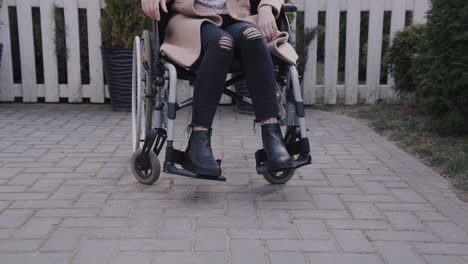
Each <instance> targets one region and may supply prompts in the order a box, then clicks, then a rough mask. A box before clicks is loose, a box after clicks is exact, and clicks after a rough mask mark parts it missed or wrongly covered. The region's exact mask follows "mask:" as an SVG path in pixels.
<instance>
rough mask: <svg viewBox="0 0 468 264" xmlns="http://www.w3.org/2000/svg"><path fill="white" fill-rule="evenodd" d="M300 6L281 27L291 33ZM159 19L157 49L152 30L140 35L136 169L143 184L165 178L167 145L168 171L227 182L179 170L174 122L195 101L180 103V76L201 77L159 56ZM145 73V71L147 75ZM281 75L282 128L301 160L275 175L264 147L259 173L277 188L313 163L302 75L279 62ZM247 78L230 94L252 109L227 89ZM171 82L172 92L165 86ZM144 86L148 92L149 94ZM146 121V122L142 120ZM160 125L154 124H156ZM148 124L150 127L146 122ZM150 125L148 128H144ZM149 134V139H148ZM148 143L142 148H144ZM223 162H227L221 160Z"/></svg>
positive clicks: (292, 7)
mask: <svg viewBox="0 0 468 264" xmlns="http://www.w3.org/2000/svg"><path fill="white" fill-rule="evenodd" d="M296 11H297V7H296V6H295V5H284V6H283V9H282V11H281V15H280V18H279V20H278V23H279V24H280V26H281V25H282V26H283V27H285V30H286V31H288V32H290V27H289V22H288V19H287V16H286V15H285V13H286V12H296ZM160 33H161V31H160V28H159V24H158V21H156V20H155V21H154V46H152V45H151V44H150V41H151V40H150V39H151V38H150V35H149V32H148V31H145V32H144V33H143V36H142V38H140V37H138V36H137V37H135V41H134V59H133V77H132V84H133V87H132V135H133V136H132V144H133V151H134V154H133V156H132V161H131V163H132V170H133V173H134V175H135V177H136V178H137V180H138V181H139V182H140V183H143V184H153V183H154V182H155V181H156V180H157V179H158V178H159V175H160V172H161V165H160V162H159V159H158V155H159V154H160V152H161V150H162V148H163V147H164V144H165V143H166V142H167V146H166V157H165V161H164V166H163V171H164V172H166V173H169V174H176V175H181V176H186V177H191V178H197V179H206V180H216V181H226V178H224V177H223V176H218V177H214V176H207V175H198V174H195V173H193V172H190V171H188V170H185V169H183V168H178V167H176V164H179V165H181V164H182V163H183V161H184V152H182V151H180V150H177V149H175V148H174V145H173V143H174V139H175V138H174V132H175V125H174V121H175V119H176V116H177V111H178V110H181V109H183V108H185V107H187V106H190V105H191V104H192V102H193V98H189V99H187V100H185V101H183V102H181V103H180V104H178V103H177V80H178V77H179V78H180V79H183V80H188V81H190V82H191V83H193V81H194V80H195V78H196V73H195V72H194V71H192V70H191V69H187V68H183V67H180V66H178V65H177V64H175V63H173V62H171V61H170V59H168V58H165V57H163V56H162V55H161V53H160V52H159V49H160V44H161V42H162V41H161V40H162V38H163V37H164V36H163V35H161V34H160ZM143 69H144V72H143ZM275 71H276V72H277V74H276V76H277V83H278V84H279V86H281V87H282V88H283V91H281V89H280V88H279V92H278V94H279V95H280V96H279V103H280V106H281V107H280V109H282V110H283V119H282V120H281V122H280V123H281V125H282V126H287V131H286V134H285V143H286V146H287V149H288V151H289V152H290V154H291V155H292V156H297V158H295V161H294V165H293V168H290V169H287V170H283V171H272V170H271V169H270V168H269V167H268V166H267V165H266V162H267V157H266V153H265V151H264V150H263V149H261V150H258V151H257V152H256V153H255V158H256V166H257V173H258V174H262V175H264V177H265V179H266V180H267V181H269V182H270V183H272V184H283V183H285V182H287V181H289V179H291V177H292V176H293V175H294V171H295V169H297V168H300V167H302V166H305V165H308V164H311V156H310V148H309V141H308V129H307V127H306V121H305V111H304V103H303V100H302V94H301V88H300V83H299V74H298V71H297V68H296V66H295V65H287V64H286V63H285V62H282V61H280V60H278V59H275ZM243 78H245V76H244V74H242V73H240V74H239V75H237V76H236V77H233V78H232V79H230V80H227V81H226V82H225V89H224V92H223V93H224V94H225V95H227V96H229V97H231V98H233V99H234V100H241V101H243V102H245V103H246V104H248V105H252V100H251V99H250V98H248V97H244V96H241V95H239V94H237V93H235V92H233V91H231V90H228V89H227V87H229V86H231V85H233V84H235V83H237V82H238V81H240V80H242V79H243ZM166 81H167V87H168V88H167V89H166V88H165V86H166ZM143 88H145V91H144V93H143ZM142 119H143V120H142ZM153 121H154V124H153ZM143 123H144V124H143ZM143 125H144V130H142V126H143ZM142 134H143V136H142ZM142 143H143V145H142V146H141V144H142ZM218 163H220V164H221V160H218Z"/></svg>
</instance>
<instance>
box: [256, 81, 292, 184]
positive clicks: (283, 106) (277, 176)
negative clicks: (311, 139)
mask: <svg viewBox="0 0 468 264" xmlns="http://www.w3.org/2000/svg"><path fill="white" fill-rule="evenodd" d="M287 80H288V81H287V82H286V84H285V85H278V102H279V108H280V115H281V122H280V123H281V125H283V126H284V127H286V130H285V134H284V135H285V138H284V143H285V144H286V145H287V144H290V143H292V142H294V141H296V140H298V139H300V133H299V131H298V130H297V127H296V126H295V124H294V122H295V108H294V103H293V102H292V101H293V100H294V99H293V96H292V95H291V92H292V89H293V88H292V80H291V74H290V73H289V72H288V76H287ZM295 172H296V170H295V169H288V170H284V171H280V172H271V173H266V174H263V177H264V178H265V180H266V181H268V182H269V183H271V184H285V183H287V182H288V181H289V180H291V178H292V177H293V176H294V173H295Z"/></svg>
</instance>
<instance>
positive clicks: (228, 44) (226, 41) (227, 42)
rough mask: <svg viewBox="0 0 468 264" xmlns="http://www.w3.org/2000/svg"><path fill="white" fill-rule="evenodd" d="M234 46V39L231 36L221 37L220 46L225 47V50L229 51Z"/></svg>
mask: <svg viewBox="0 0 468 264" xmlns="http://www.w3.org/2000/svg"><path fill="white" fill-rule="evenodd" d="M232 46H233V42H232V39H231V38H230V37H225V36H224V37H221V38H220V39H219V47H220V48H222V49H224V50H227V51H231V50H232Z"/></svg>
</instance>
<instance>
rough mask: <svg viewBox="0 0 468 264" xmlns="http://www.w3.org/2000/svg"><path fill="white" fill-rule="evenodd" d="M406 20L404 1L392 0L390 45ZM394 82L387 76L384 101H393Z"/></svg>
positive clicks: (394, 95)
mask: <svg viewBox="0 0 468 264" xmlns="http://www.w3.org/2000/svg"><path fill="white" fill-rule="evenodd" d="M405 20H406V1H405V0H393V2H392V23H391V26H390V45H391V44H392V43H393V39H394V38H395V35H396V33H398V32H399V31H400V30H402V29H403V28H404V27H405ZM396 96H397V95H396V93H395V80H394V79H393V76H392V75H391V74H389V75H388V86H387V89H386V94H385V99H387V100H390V99H392V100H393V99H395V98H396Z"/></svg>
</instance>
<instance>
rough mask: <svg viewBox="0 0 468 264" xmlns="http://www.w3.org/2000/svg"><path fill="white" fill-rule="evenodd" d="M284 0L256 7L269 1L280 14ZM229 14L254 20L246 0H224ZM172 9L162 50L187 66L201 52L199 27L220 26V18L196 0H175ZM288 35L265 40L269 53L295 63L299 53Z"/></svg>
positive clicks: (247, 20) (275, 0)
mask: <svg viewBox="0 0 468 264" xmlns="http://www.w3.org/2000/svg"><path fill="white" fill-rule="evenodd" d="M283 3H284V0H262V1H261V2H260V5H259V7H261V6H263V5H270V6H271V7H272V8H273V12H274V15H275V16H276V17H278V16H279V13H280V10H281V6H282V5H283ZM226 5H227V9H228V12H229V15H231V17H233V18H234V19H237V20H240V21H246V22H250V23H254V24H257V21H258V18H257V15H255V16H252V15H251V14H250V2H249V0H226ZM171 12H174V13H175V14H174V15H173V16H172V17H171V19H170V20H169V24H168V26H167V30H166V35H165V39H164V43H163V45H162V46H161V52H162V53H163V54H165V55H166V56H168V57H169V58H170V59H172V60H173V61H175V62H176V63H178V64H180V65H181V66H185V67H190V66H191V65H192V64H193V63H194V62H195V61H196V60H197V58H198V57H199V56H200V53H201V36H200V27H201V25H202V23H203V22H209V23H213V24H215V25H218V26H220V25H221V24H222V18H221V17H220V16H219V15H217V14H215V13H214V12H212V11H211V10H209V9H207V8H205V7H203V6H202V5H200V4H198V3H197V2H196V0H175V1H174V3H173V5H172V8H171ZM288 38H289V35H288V33H287V32H281V34H279V35H278V37H277V38H276V39H274V40H273V41H271V42H270V43H268V47H269V49H270V51H271V53H272V54H274V55H275V56H277V57H279V58H280V59H282V60H284V61H286V62H287V63H289V64H295V63H296V61H297V59H298V55H297V53H296V51H295V50H294V48H293V47H292V46H291V45H290V44H289V43H288V42H287V41H288Z"/></svg>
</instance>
